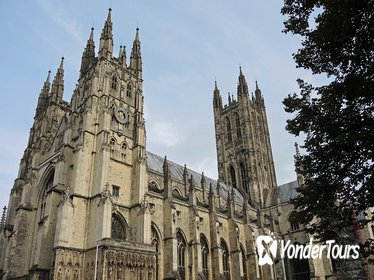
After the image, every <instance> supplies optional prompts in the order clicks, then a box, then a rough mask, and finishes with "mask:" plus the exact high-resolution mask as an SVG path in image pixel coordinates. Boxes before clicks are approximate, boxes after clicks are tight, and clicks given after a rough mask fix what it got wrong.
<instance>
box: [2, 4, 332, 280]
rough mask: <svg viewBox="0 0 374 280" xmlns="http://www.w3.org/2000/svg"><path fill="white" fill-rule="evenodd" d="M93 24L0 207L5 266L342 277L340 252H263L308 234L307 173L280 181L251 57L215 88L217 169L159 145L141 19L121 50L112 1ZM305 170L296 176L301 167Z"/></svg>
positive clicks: (46, 272) (41, 108)
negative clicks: (68, 83) (195, 164)
mask: <svg viewBox="0 0 374 280" xmlns="http://www.w3.org/2000/svg"><path fill="white" fill-rule="evenodd" d="M93 32H94V31H93V29H92V30H91V34H90V36H89V39H88V41H87V45H86V47H85V49H84V52H83V55H82V61H81V68H80V74H79V78H78V81H77V85H76V88H75V89H74V91H73V94H72V97H71V101H70V102H67V101H65V100H64V99H63V93H64V59H63V58H62V60H61V63H60V66H59V68H58V69H57V72H56V74H55V76H54V78H53V80H51V79H50V75H51V73H50V72H49V73H48V76H47V79H46V81H45V82H44V85H43V86H42V89H41V92H40V94H39V98H38V102H37V107H36V112H35V117H34V122H33V125H32V127H31V129H30V135H29V141H28V144H27V147H26V149H25V151H24V154H23V157H22V159H21V162H20V166H19V172H18V175H17V178H16V180H15V182H14V186H13V188H12V190H11V194H10V198H9V204H8V207H7V209H5V208H4V213H3V216H2V218H1V224H0V228H1V236H0V275H1V277H2V279H6V280H8V279H33V280H34V279H35V280H36V279H41V280H47V279H53V280H65V279H66V280H78V279H79V280H93V279H106V280H117V279H118V280H119V279H130V280H145V279H147V280H162V279H165V280H166V279H183V280H184V279H196V280H197V279H201V280H204V279H205V280H207V279H211V280H218V279H222V280H223V279H225V280H228V279H231V280H238V279H274V280H275V279H295V280H302V279H337V276H336V275H337V267H336V265H334V263H332V262H331V260H330V259H329V258H328V257H327V256H322V258H319V259H310V260H298V259H296V260H285V259H276V260H275V261H274V264H273V265H263V266H260V265H259V263H258V262H259V256H258V252H257V248H256V243H255V240H256V237H257V236H260V235H272V236H276V237H278V238H280V239H284V240H291V241H292V242H298V243H299V244H305V243H307V242H308V240H309V238H310V237H309V236H308V234H306V232H305V231H304V226H303V225H299V224H295V223H292V224H291V223H290V222H289V220H288V218H289V215H290V213H291V212H292V206H291V205H290V203H289V200H290V199H291V198H293V197H295V196H296V195H297V192H296V188H297V187H298V185H300V184H301V183H302V177H301V176H297V180H295V181H293V182H290V183H288V184H284V185H279V186H278V185H277V181H276V176H275V170H274V162H273V156H272V149H271V143H270V137H269V129H268V124H267V117H266V110H265V101H264V98H263V95H262V93H261V90H260V88H259V87H258V85H257V84H256V85H254V93H250V90H249V86H248V84H247V82H246V78H245V75H244V74H243V72H242V69H240V71H239V76H238V83H237V94H236V96H235V97H234V96H230V97H229V100H228V102H227V104H224V103H223V101H222V98H221V94H220V90H219V87H218V85H217V83H216V84H215V86H214V88H213V95H212V99H213V102H212V107H213V113H214V126H215V133H216V149H217V161H218V178H217V179H211V178H209V177H207V176H205V175H204V173H203V172H202V173H199V172H196V171H193V170H191V169H189V168H187V167H186V166H185V165H184V166H182V165H179V164H177V163H175V162H172V161H170V160H168V159H167V157H166V156H165V157H164V156H160V155H156V154H154V153H152V152H151V151H148V150H147V146H146V127H145V121H144V112H143V108H144V96H145V97H146V94H147V93H143V89H142V88H143V87H142V86H143V79H142V56H141V43H140V36H139V30H138V29H137V30H136V33H135V39H134V41H133V46H132V50H131V54H130V58H129V59H127V54H126V50H125V48H122V47H121V48H120V50H119V54H118V56H115V55H114V54H113V36H112V20H111V9H109V13H108V16H107V19H106V21H105V24H104V28H103V29H102V32H101V36H100V42H99V48H98V52H96V49H95V42H94V39H93V37H94V36H93ZM295 177H296V176H295Z"/></svg>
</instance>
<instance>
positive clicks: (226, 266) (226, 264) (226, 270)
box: [221, 239, 230, 280]
mask: <svg viewBox="0 0 374 280" xmlns="http://www.w3.org/2000/svg"><path fill="white" fill-rule="evenodd" d="M221 250H222V268H223V276H224V279H225V280H229V279H230V260H229V258H230V255H229V249H228V247H227V244H226V242H225V240H223V239H221Z"/></svg>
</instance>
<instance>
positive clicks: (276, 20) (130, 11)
mask: <svg viewBox="0 0 374 280" xmlns="http://www.w3.org/2000/svg"><path fill="white" fill-rule="evenodd" d="M282 5H283V1H279V0H277V1H276V0H267V1H260V0H257V1H254V0H252V1H248V0H236V1H227V0H204V1H202V0H189V1H175V0H163V1H151V0H148V1H147V0H136V1H135V0H111V1H109V0H108V1H96V0H84V1H83V0H81V1H75V0H65V1H51V0H29V1H15V0H2V1H0V32H1V40H0V92H1V102H0V207H3V206H5V205H7V204H8V198H9V192H10V189H11V188H12V186H13V183H14V180H15V179H16V177H17V173H18V166H19V162H20V159H21V157H22V154H23V151H24V149H25V148H26V144H27V140H28V135H29V129H30V128H31V126H32V123H33V117H34V114H35V108H36V103H37V99H38V95H39V92H40V89H41V88H42V85H43V82H44V80H45V79H46V76H47V72H48V70H51V71H52V75H53V76H54V75H55V73H56V69H57V67H58V65H59V63H60V59H61V57H62V56H64V57H65V62H64V70H65V77H64V79H65V91H64V99H65V100H67V101H70V98H71V94H72V91H73V88H74V86H75V83H76V81H77V79H78V74H79V68H80V61H81V56H82V52H83V49H84V47H85V45H86V41H87V39H88V36H89V32H90V28H91V27H92V26H93V27H94V28H95V36H94V37H95V45H96V51H97V50H98V45H99V44H98V43H99V37H100V33H101V30H102V28H103V26H104V21H105V19H106V17H107V13H108V8H109V7H110V6H111V8H112V9H113V11H112V21H113V36H114V53H115V54H117V53H118V51H119V46H120V45H126V46H127V56H128V57H129V53H130V50H131V46H132V42H133V39H134V35H135V29H136V27H137V26H138V27H139V28H140V40H141V44H142V45H141V51H142V57H143V79H144V82H143V94H144V103H145V109H144V110H145V118H146V131H147V150H149V151H151V152H154V153H156V154H159V155H161V156H164V155H167V157H168V159H170V160H172V161H175V162H177V163H179V164H187V167H188V168H190V169H194V170H196V171H197V172H201V171H204V173H205V174H206V175H208V176H209V177H212V178H217V161H216V151H215V134H214V123H213V109H212V95H213V89H214V81H215V79H216V80H217V83H218V87H219V89H220V91H221V94H222V96H223V99H224V102H225V103H226V96H227V93H228V92H230V93H232V94H234V95H236V85H237V81H238V74H239V66H241V67H242V69H243V73H244V74H245V76H246V80H247V83H248V86H249V89H250V91H254V88H255V81H256V80H257V81H258V84H259V87H260V88H261V90H262V93H263V96H264V98H265V104H266V108H267V117H268V122H269V130H270V137H271V144H272V148H273V156H274V161H275V169H276V174H277V181H278V185H280V184H283V183H287V182H289V181H293V180H295V179H296V175H295V172H294V165H293V155H294V142H295V141H299V142H300V143H301V140H300V139H296V138H295V137H294V136H292V135H290V134H289V133H287V132H286V130H285V126H286V120H287V118H290V117H291V116H290V115H288V114H287V113H285V112H284V109H283V105H282V100H283V99H284V98H285V97H286V96H287V95H288V94H290V93H293V92H294V91H297V83H296V79H297V78H304V79H306V80H307V81H310V82H313V80H314V79H315V78H314V77H313V76H311V74H310V73H309V72H307V71H305V70H302V69H298V68H296V66H295V63H294V61H293V59H292V53H294V52H296V51H297V49H298V48H299V47H300V38H298V37H296V36H292V35H289V34H284V33H282V32H281V31H282V29H283V21H284V20H285V17H284V16H282V15H281V13H280V9H281V7H282Z"/></svg>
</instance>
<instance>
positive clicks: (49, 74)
mask: <svg viewBox="0 0 374 280" xmlns="http://www.w3.org/2000/svg"><path fill="white" fill-rule="evenodd" d="M50 80H51V70H48V76H47V79H46V81H45V82H46V83H49V82H50Z"/></svg>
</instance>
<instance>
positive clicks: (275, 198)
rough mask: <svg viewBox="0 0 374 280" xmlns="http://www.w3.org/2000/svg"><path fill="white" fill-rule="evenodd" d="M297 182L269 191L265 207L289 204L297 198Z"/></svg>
mask: <svg viewBox="0 0 374 280" xmlns="http://www.w3.org/2000/svg"><path fill="white" fill-rule="evenodd" d="M298 186H299V185H298V183H297V181H292V182H289V183H286V184H283V185H280V186H278V187H276V188H271V189H269V190H268V191H267V193H266V197H265V207H271V206H274V205H277V204H279V203H287V202H288V201H290V199H292V198H295V197H296V196H297V191H296V188H297V187H298Z"/></svg>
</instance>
